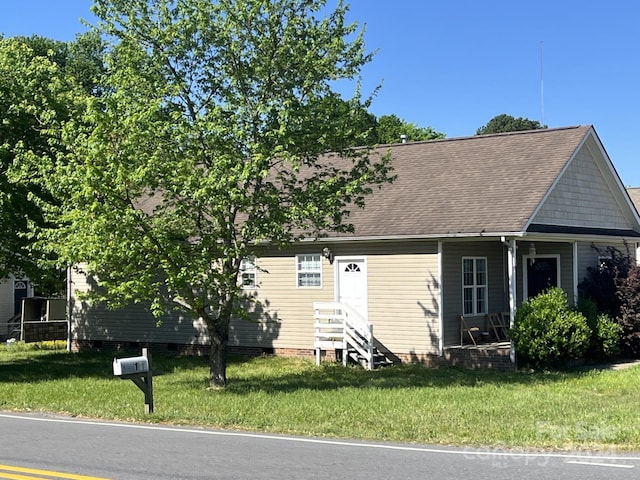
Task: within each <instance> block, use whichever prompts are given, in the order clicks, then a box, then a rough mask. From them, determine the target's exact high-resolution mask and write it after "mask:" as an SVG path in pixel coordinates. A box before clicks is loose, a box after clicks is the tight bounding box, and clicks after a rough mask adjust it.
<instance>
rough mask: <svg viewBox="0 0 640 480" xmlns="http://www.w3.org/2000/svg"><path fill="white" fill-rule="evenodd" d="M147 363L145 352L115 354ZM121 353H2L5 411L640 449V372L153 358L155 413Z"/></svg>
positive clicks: (0, 391) (438, 440) (441, 440)
mask: <svg viewBox="0 0 640 480" xmlns="http://www.w3.org/2000/svg"><path fill="white" fill-rule="evenodd" d="M133 355H139V351H138V352H128V353H118V354H116V356H118V357H122V356H133ZM112 358H113V354H110V353H96V352H90V353H89V352H88V353H80V354H72V353H67V352H66V351H64V350H46V349H41V348H40V349H38V348H37V347H36V349H26V348H24V347H21V346H20V345H14V346H10V347H6V346H4V345H2V346H0V410H4V411H42V412H54V413H62V414H67V415H76V416H81V417H92V418H102V419H107V420H116V421H137V422H154V423H168V424H175V425H200V426H205V427H215V428H225V429H238V430H258V431H263V432H270V433H283V434H295V435H312V436H319V437H338V438H357V439H368V440H387V441H397V442H415V443H423V444H446V445H469V446H491V447H495V448H502V447H505V448H514V447H522V448H549V449H596V450H614V449H615V450H625V451H640V420H639V419H638V413H637V412H638V407H639V401H640V367H632V368H628V369H625V370H620V371H599V370H586V371H580V372H551V373H533V374H528V373H522V372H497V371H471V370H462V369H455V368H441V369H427V368H424V367H421V366H418V365H398V366H393V367H388V368H384V369H380V370H376V371H373V372H369V371H365V370H363V369H360V368H357V367H352V368H343V367H342V366H341V365H336V364H331V363H325V364H323V365H322V366H321V367H316V366H315V365H314V364H313V362H311V361H308V360H303V359H290V358H275V357H261V358H254V359H250V360H245V359H240V358H231V359H230V361H229V366H228V372H227V373H228V378H229V384H228V387H227V388H226V389H224V390H207V388H206V387H207V378H208V366H207V360H206V359H205V358H198V357H176V356H168V355H161V354H157V353H156V354H154V356H153V369H154V370H159V371H162V372H163V374H162V375H158V376H155V377H154V380H153V385H154V397H155V413H154V414H152V415H145V414H144V401H143V395H142V392H140V390H138V388H137V387H135V385H134V384H133V383H132V382H131V381H128V380H127V381H124V380H120V379H118V378H114V377H113V375H112V372H111V362H112Z"/></svg>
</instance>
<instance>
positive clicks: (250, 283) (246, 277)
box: [240, 256, 257, 288]
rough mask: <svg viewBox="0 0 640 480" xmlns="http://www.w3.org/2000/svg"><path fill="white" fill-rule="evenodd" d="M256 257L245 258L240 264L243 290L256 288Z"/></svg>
mask: <svg viewBox="0 0 640 480" xmlns="http://www.w3.org/2000/svg"><path fill="white" fill-rule="evenodd" d="M256 272H257V268H256V257H253V256H251V257H245V258H243V259H242V261H241V262H240V277H241V279H242V288H256V286H257V282H256Z"/></svg>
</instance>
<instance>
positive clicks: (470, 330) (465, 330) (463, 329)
mask: <svg viewBox="0 0 640 480" xmlns="http://www.w3.org/2000/svg"><path fill="white" fill-rule="evenodd" d="M465 334H466V335H468V336H469V338H470V339H471V341H472V342H473V344H474V345H478V344H477V343H476V338H475V336H474V334H477V335H480V327H470V326H469V325H468V324H467V321H466V320H465V319H464V315H460V346H462V345H464V337H465Z"/></svg>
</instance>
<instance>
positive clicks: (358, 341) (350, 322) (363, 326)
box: [313, 302, 374, 370]
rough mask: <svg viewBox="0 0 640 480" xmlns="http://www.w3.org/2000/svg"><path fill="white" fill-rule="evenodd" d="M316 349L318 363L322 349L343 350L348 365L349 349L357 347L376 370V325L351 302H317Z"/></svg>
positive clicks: (315, 310)
mask: <svg viewBox="0 0 640 480" xmlns="http://www.w3.org/2000/svg"><path fill="white" fill-rule="evenodd" d="M313 309H314V312H315V315H314V318H315V322H314V329H315V340H314V348H315V352H316V364H317V365H320V357H321V352H322V350H328V349H336V348H341V349H342V352H343V353H342V362H343V364H344V365H346V364H347V357H348V351H349V349H353V350H355V351H356V352H357V354H358V355H359V356H360V357H361V358H363V359H364V360H365V362H366V368H367V369H369V370H372V369H373V366H374V346H373V325H371V324H370V323H369V322H368V321H367V320H366V319H365V318H364V317H362V315H360V314H359V313H358V312H356V311H355V310H354V309H353V308H351V307H350V306H349V305H347V304H344V303H339V302H315V303H314V304H313Z"/></svg>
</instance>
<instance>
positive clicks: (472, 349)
mask: <svg viewBox="0 0 640 480" xmlns="http://www.w3.org/2000/svg"><path fill="white" fill-rule="evenodd" d="M143 347H147V348H149V349H150V350H151V351H152V352H153V351H156V352H167V353H175V354H177V355H195V356H204V355H208V354H209V346H208V345H186V344H176V343H151V344H149V343H145V342H117V341H107V340H93V341H92V340H74V341H72V342H71V350H72V351H74V352H80V351H86V350H107V351H132V350H136V351H137V350H140V349H141V348H143ZM228 352H229V354H231V355H242V356H245V357H259V356H261V355H275V356H279V357H303V358H308V359H315V350H314V349H312V348H304V349H302V348H274V347H246V346H235V345H230V346H229V347H228ZM509 352H510V345H509V344H508V343H501V344H490V345H478V346H463V347H460V346H452V347H445V350H444V355H443V356H440V355H429V354H420V355H418V354H415V353H398V354H394V355H393V359H392V360H393V361H394V362H397V363H419V364H422V365H425V366H426V367H434V368H435V367H445V366H460V367H463V368H472V369H473V368H490V369H497V370H515V368H516V367H515V365H514V364H513V363H511V360H510V358H509ZM340 354H341V352H336V351H335V350H323V351H322V355H321V360H322V361H327V362H335V361H339V360H340Z"/></svg>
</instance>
